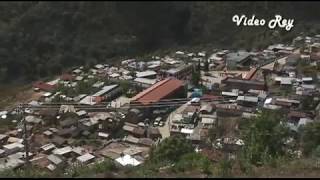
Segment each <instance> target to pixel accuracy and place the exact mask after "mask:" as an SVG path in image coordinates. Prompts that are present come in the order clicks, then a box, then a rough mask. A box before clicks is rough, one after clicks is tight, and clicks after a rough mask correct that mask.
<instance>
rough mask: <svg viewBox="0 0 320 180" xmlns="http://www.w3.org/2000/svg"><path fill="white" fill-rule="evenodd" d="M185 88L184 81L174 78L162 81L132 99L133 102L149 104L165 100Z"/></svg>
mask: <svg viewBox="0 0 320 180" xmlns="http://www.w3.org/2000/svg"><path fill="white" fill-rule="evenodd" d="M182 86H183V81H180V80H178V79H173V78H167V79H165V80H162V81H160V82H158V83H156V84H154V85H153V86H151V87H150V88H148V89H146V90H144V91H142V92H141V93H139V94H137V95H136V96H134V97H133V98H132V101H138V102H140V103H142V104H145V105H146V104H149V103H151V102H157V101H159V100H161V99H164V98H165V97H167V96H168V95H169V94H171V93H172V92H174V91H176V90H177V89H179V88H180V87H182Z"/></svg>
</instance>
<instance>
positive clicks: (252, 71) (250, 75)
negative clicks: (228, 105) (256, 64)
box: [243, 68, 257, 80]
mask: <svg viewBox="0 0 320 180" xmlns="http://www.w3.org/2000/svg"><path fill="white" fill-rule="evenodd" d="M256 72H257V68H252V69H250V71H249V72H248V73H247V74H246V76H245V77H244V78H243V79H247V80H250V79H251V78H252V77H253V75H254V74H255V73H256Z"/></svg>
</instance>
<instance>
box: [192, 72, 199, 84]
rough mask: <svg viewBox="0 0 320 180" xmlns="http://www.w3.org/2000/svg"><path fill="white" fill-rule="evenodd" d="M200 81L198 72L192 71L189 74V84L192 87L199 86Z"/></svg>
mask: <svg viewBox="0 0 320 180" xmlns="http://www.w3.org/2000/svg"><path fill="white" fill-rule="evenodd" d="M200 81H201V75H200V71H195V70H193V71H192V74H191V83H192V84H193V85H194V86H199V84H200Z"/></svg>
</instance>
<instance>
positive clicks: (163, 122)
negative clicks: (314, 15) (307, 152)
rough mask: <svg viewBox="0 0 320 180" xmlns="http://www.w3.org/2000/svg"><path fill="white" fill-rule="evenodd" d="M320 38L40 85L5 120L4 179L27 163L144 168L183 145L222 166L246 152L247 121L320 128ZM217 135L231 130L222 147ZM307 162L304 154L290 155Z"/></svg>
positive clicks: (131, 65)
mask: <svg viewBox="0 0 320 180" xmlns="http://www.w3.org/2000/svg"><path fill="white" fill-rule="evenodd" d="M319 64H320V35H316V36H314V37H308V36H298V37H296V38H295V39H293V41H292V43H291V44H274V45H270V46H269V47H268V48H266V49H264V50H256V51H251V52H248V51H245V50H237V51H235V50H227V49H213V50H211V51H210V52H208V51H201V52H186V51H183V50H181V51H177V52H173V53H171V54H167V55H165V56H160V55H159V56H153V57H152V58H150V59H147V60H140V59H138V58H137V59H135V58H132V59H126V60H122V61H120V62H119V63H118V64H116V63H114V64H111V63H110V64H102V63H100V64H96V65H94V66H93V67H91V68H86V67H84V66H81V67H76V68H74V69H72V70H71V71H69V72H64V73H63V74H61V75H60V76H59V77H57V78H56V79H53V80H52V81H49V82H44V81H37V82H34V83H33V84H32V87H33V89H34V97H36V98H35V99H34V100H32V101H30V102H23V103H21V104H20V105H19V106H17V107H15V108H12V109H6V110H3V111H2V110H1V111H0V121H2V122H5V123H6V124H8V130H7V131H2V132H0V133H1V134H0V141H1V144H0V156H1V159H0V170H3V169H7V168H9V169H17V168H20V167H21V166H23V165H24V164H26V163H30V164H32V165H34V166H37V167H39V168H42V169H43V170H45V171H49V172H54V171H55V170H56V169H63V168H66V167H69V166H72V165H73V164H77V163H78V164H85V165H90V164H94V163H97V162H101V161H103V160H105V159H110V160H112V161H114V162H115V163H116V164H117V165H119V166H120V167H123V166H128V165H130V166H139V165H141V164H143V163H144V162H145V160H146V159H147V158H148V156H149V150H150V149H151V148H152V147H153V146H157V144H158V143H160V142H161V141H162V140H164V139H165V138H168V137H170V136H175V135H182V136H184V137H185V138H186V139H189V140H190V141H191V142H192V144H193V145H194V147H195V149H196V151H197V152H198V153H201V154H203V155H205V156H207V157H208V158H209V159H210V160H211V161H213V162H218V161H219V160H221V158H223V157H224V156H228V157H229V158H233V157H234V156H235V154H236V152H237V151H238V150H239V149H240V148H241V147H242V146H243V145H244V141H243V140H242V139H241V137H240V136H239V121H240V120H243V119H244V120H245V119H250V118H252V117H255V116H257V113H259V112H261V111H262V110H263V109H271V110H281V111H282V112H283V113H286V114H287V118H288V119H287V121H286V122H285V123H286V124H287V126H288V127H289V128H290V130H291V131H294V132H297V131H298V128H299V127H300V126H304V125H305V124H307V123H310V122H313V121H319V120H320V104H319V102H320V72H319V71H317V67H319ZM212 129H223V131H221V133H220V135H219V137H218V138H216V139H212V138H209V136H210V131H211V130H212ZM288 152H291V153H293V154H294V155H296V157H297V158H299V154H301V151H300V150H299V149H296V148H294V147H293V148H291V147H288Z"/></svg>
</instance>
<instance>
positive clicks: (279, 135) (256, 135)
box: [241, 110, 290, 165]
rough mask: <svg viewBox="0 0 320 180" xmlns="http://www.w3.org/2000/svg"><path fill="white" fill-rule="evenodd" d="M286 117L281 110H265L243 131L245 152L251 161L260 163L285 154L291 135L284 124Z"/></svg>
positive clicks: (256, 163)
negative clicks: (286, 143)
mask: <svg viewBox="0 0 320 180" xmlns="http://www.w3.org/2000/svg"><path fill="white" fill-rule="evenodd" d="M284 120H285V117H284V115H283V113H281V112H279V111H271V110H264V111H262V112H261V113H260V114H259V115H258V116H257V117H255V118H253V119H252V120H251V121H250V123H249V125H248V126H247V127H245V128H244V129H243V130H242V131H241V134H242V137H243V140H244V144H245V145H244V148H243V153H244V156H245V158H247V159H248V160H249V162H251V163H253V164H255V165H259V164H263V163H265V162H266V161H269V160H271V159H273V158H277V157H279V156H282V155H284V154H285V151H284V142H285V141H286V140H287V139H288V137H289V136H290V133H289V129H288V128H287V127H285V126H284V125H282V124H281V123H280V122H284Z"/></svg>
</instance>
